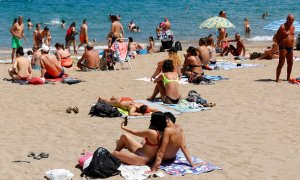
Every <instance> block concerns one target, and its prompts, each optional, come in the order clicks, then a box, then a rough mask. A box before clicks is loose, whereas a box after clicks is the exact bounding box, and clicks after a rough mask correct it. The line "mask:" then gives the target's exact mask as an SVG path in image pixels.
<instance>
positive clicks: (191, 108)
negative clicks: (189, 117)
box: [159, 99, 210, 113]
mask: <svg viewBox="0 0 300 180" xmlns="http://www.w3.org/2000/svg"><path fill="white" fill-rule="evenodd" d="M159 103H162V102H159ZM164 105H165V106H168V107H170V108H172V109H174V110H176V111H179V112H181V113H187V112H200V111H204V110H210V108H209V107H201V106H198V105H197V104H196V103H194V102H188V101H187V100H185V99H181V100H180V103H178V104H164Z"/></svg>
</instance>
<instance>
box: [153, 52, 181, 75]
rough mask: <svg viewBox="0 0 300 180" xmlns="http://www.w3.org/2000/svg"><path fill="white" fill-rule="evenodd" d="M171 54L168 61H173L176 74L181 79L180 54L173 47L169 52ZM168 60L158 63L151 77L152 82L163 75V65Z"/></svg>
mask: <svg viewBox="0 0 300 180" xmlns="http://www.w3.org/2000/svg"><path fill="white" fill-rule="evenodd" d="M168 52H169V57H168V59H167V60H172V62H173V66H174V70H173V71H174V72H176V73H177V74H178V75H179V76H180V77H181V65H182V63H181V60H180V58H179V56H178V53H177V49H175V48H174V47H172V48H171V49H170V50H168ZM165 61H166V60H163V61H160V62H158V63H157V68H156V69H155V71H154V73H153V75H152V76H151V80H153V79H155V78H156V76H157V75H159V73H161V71H162V66H163V63H164V62H165Z"/></svg>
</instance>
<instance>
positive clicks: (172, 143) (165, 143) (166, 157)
mask: <svg viewBox="0 0 300 180" xmlns="http://www.w3.org/2000/svg"><path fill="white" fill-rule="evenodd" d="M164 114H165V116H166V123H167V127H166V128H165V130H164V134H163V138H162V142H161V145H160V147H159V150H158V151H157V154H156V159H155V162H154V164H153V166H152V168H151V170H152V171H157V170H158V168H159V166H160V164H161V162H162V161H166V162H170V161H171V162H172V161H174V160H175V158H176V153H177V152H178V150H179V149H181V151H182V152H183V154H184V155H185V158H186V159H187V161H188V162H189V163H190V165H191V166H193V167H195V166H198V165H200V164H193V161H192V158H191V155H190V153H189V151H188V149H187V147H186V142H185V136H184V133H183V129H182V128H181V127H180V126H179V125H177V124H175V121H176V118H175V116H174V115H173V114H172V113H170V112H165V113H164Z"/></svg>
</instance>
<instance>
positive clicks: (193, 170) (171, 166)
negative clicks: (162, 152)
mask: <svg viewBox="0 0 300 180" xmlns="http://www.w3.org/2000/svg"><path fill="white" fill-rule="evenodd" d="M192 161H193V163H194V164H196V163H200V165H199V166H197V167H191V166H190V165H189V163H188V161H187V160H186V158H185V156H184V154H183V152H182V151H178V152H177V154H176V160H175V161H174V162H172V163H168V164H162V165H161V166H160V169H162V170H164V171H166V173H168V174H170V175H176V176H179V175H181V176H183V175H186V174H202V173H207V172H210V171H214V170H221V168H219V167H217V166H214V165H213V164H211V163H208V162H205V161H203V160H201V159H199V158H197V157H193V156H192Z"/></svg>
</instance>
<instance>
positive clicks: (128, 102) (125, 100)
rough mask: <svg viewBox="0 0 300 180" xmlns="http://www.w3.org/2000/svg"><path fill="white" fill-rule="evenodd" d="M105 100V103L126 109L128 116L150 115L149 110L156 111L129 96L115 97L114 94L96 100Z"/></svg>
mask: <svg viewBox="0 0 300 180" xmlns="http://www.w3.org/2000/svg"><path fill="white" fill-rule="evenodd" d="M101 100H102V101H105V102H106V103H108V104H110V105H112V106H114V107H118V108H121V109H124V110H127V111H128V115H130V116H147V115H150V114H151V112H156V111H157V110H156V109H152V108H150V107H148V106H147V105H144V104H142V103H139V102H134V101H133V99H132V98H130V97H121V98H115V97H114V96H113V97H111V98H110V99H104V98H101V97H99V99H98V101H101Z"/></svg>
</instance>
